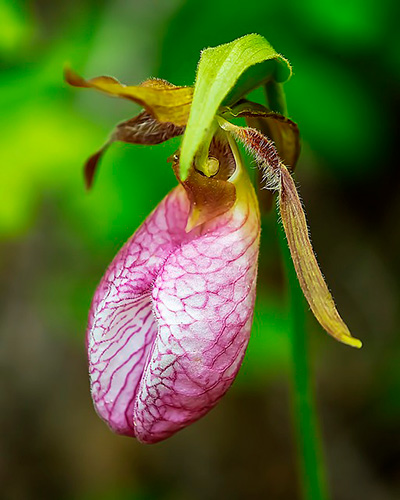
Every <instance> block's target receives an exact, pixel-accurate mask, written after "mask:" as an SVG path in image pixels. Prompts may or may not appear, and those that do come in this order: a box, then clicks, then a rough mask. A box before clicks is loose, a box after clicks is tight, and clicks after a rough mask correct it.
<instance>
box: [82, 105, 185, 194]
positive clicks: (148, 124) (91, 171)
mask: <svg viewBox="0 0 400 500" xmlns="http://www.w3.org/2000/svg"><path fill="white" fill-rule="evenodd" d="M184 130H185V127H184V126H180V127H179V126H177V125H174V124H173V123H161V122H158V121H157V120H156V119H155V118H154V117H153V116H151V115H150V114H149V113H147V111H142V112H141V113H140V114H139V115H137V116H135V117H134V118H131V119H130V120H127V121H125V122H122V123H120V124H118V125H117V126H116V128H115V130H114V132H113V133H112V135H111V138H110V139H109V140H108V141H107V142H106V144H105V145H104V146H103V147H102V148H101V149H100V150H99V151H97V152H96V153H94V154H93V155H92V156H91V157H90V158H89V159H88V160H87V162H86V163H85V167H84V175H85V183H86V187H87V189H90V188H91V186H92V184H93V179H94V176H95V173H96V170H97V168H98V165H99V162H100V160H101V158H102V156H103V154H104V153H105V152H106V150H107V149H108V147H109V146H110V145H111V144H112V143H113V142H115V141H121V142H126V143H129V144H143V145H154V144H160V143H162V142H165V141H167V140H168V139H171V138H172V137H176V136H178V135H181V134H183V132H184Z"/></svg>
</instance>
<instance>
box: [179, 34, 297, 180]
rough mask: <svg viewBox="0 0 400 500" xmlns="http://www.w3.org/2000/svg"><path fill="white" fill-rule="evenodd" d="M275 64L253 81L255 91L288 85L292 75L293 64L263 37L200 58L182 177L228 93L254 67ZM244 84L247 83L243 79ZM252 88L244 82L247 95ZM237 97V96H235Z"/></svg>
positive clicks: (243, 40)
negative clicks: (273, 83) (270, 81)
mask: <svg viewBox="0 0 400 500" xmlns="http://www.w3.org/2000/svg"><path fill="white" fill-rule="evenodd" d="M269 60H274V61H271V63H272V62H274V63H275V64H268V65H266V66H265V71H266V74H259V75H257V79H254V76H253V77H252V78H251V80H252V88H255V87H257V86H259V85H261V84H262V83H264V82H265V81H266V79H267V78H268V77H269V78H272V79H274V80H276V81H280V82H282V81H285V80H287V79H288V78H289V77H290V75H291V67H290V64H289V62H288V61H287V60H286V59H285V58H284V57H283V56H281V55H280V54H278V53H277V52H276V51H275V50H274V49H273V48H272V47H271V45H270V44H269V43H268V42H267V40H265V38H263V37H262V36H260V35H256V34H252V35H246V36H244V37H242V38H239V39H237V40H234V41H233V42H230V43H227V44H224V45H219V46H218V47H214V48H208V49H205V50H204V51H203V52H202V54H201V57H200V62H199V66H198V68H197V76H196V82H195V88H194V96H193V102H192V106H191V110H190V115H189V120H188V124H187V127H186V132H185V135H184V137H183V142H182V151H181V157H180V176H181V178H182V179H186V177H187V175H188V172H189V168H190V165H191V164H192V161H193V159H194V157H195V154H196V152H197V150H198V148H199V146H200V145H201V143H202V142H203V141H204V140H207V135H208V134H209V133H210V129H211V125H212V122H213V119H214V117H215V114H216V113H217V110H218V108H219V106H220V105H221V103H222V102H223V101H224V99H225V97H226V96H227V94H228V93H230V92H231V91H232V89H233V88H234V86H235V84H236V83H237V82H238V80H239V78H240V77H241V76H242V75H243V73H244V72H245V71H246V70H248V69H249V68H250V67H252V66H254V65H255V64H258V63H263V62H265V61H269ZM240 81H242V82H243V79H241V80H240ZM250 90H251V88H249V86H248V85H247V84H246V82H244V85H243V94H244V93H246V92H249V91H250ZM236 94H237V93H236V92H235V95H236Z"/></svg>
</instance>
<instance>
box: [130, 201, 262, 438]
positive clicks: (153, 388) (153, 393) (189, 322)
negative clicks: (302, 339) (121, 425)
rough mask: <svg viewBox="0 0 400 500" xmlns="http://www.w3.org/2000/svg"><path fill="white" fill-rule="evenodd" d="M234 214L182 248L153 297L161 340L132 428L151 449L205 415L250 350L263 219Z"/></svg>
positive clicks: (141, 389) (254, 214)
mask: <svg viewBox="0 0 400 500" xmlns="http://www.w3.org/2000/svg"><path fill="white" fill-rule="evenodd" d="M251 209H252V207H251V206H248V207H247V210H242V209H237V210H235V209H232V210H231V211H230V212H229V213H228V214H227V215H225V216H223V217H220V218H218V219H217V220H215V221H214V222H212V223H209V224H206V225H205V226H204V227H203V229H202V234H201V235H199V236H198V237H196V238H195V239H193V240H191V241H188V242H186V243H184V244H183V245H182V246H180V247H179V248H177V249H176V250H175V251H174V252H173V253H171V255H170V256H169V257H168V259H167V260H166V262H165V264H164V266H163V267H162V269H161V271H160V274H159V275H158V276H157V279H156V281H155V286H154V289H153V293H152V300H153V307H154V313H155V316H156V317H157V321H158V327H159V330H158V334H157V337H156V339H155V341H154V346H153V350H152V352H151V354H150V356H149V359H148V363H147V364H146V367H145V370H144V373H143V377H142V380H141V381H140V384H139V388H138V392H137V397H136V404H135V407H134V422H135V434H136V437H137V438H138V439H139V440H140V441H142V442H146V443H154V442H157V441H160V440H162V439H165V438H166V437H168V436H170V435H171V434H173V433H175V432H176V431H178V430H179V429H181V428H183V427H185V426H187V425H188V424H190V423H191V422H194V421H195V420H197V419H199V418H200V417H201V416H203V415H204V414H205V413H207V412H208V411H209V410H210V409H211V408H212V407H213V406H214V405H215V404H216V403H217V402H218V400H219V399H220V398H221V397H222V396H223V395H224V394H225V392H226V391H227V390H228V388H229V387H230V385H231V384H232V382H233V380H234V378H235V376H236V374H237V372H238V370H239V368H240V365H241V363H242V360H243V356H244V353H245V350H246V347H247V344H248V340H249V336H250V330H251V324H252V317H253V308H254V300H255V289H256V275H257V258H258V248H259V218H258V212H257V211H255V210H251Z"/></svg>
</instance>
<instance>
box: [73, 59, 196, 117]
mask: <svg viewBox="0 0 400 500" xmlns="http://www.w3.org/2000/svg"><path fill="white" fill-rule="evenodd" d="M64 77H65V80H66V82H67V83H69V84H70V85H73V86H74V87H82V88H93V89H96V90H100V91H102V92H105V93H106V94H109V95H112V96H116V97H122V98H124V99H129V100H131V101H134V102H136V103H138V104H140V105H141V106H143V107H144V108H145V109H146V110H147V112H148V113H150V114H151V115H152V116H154V118H156V119H157V120H158V121H160V122H170V123H173V124H174V125H177V126H182V125H186V123H187V120H188V117H189V111H190V106H191V103H192V96H193V89H192V87H176V86H175V85H172V84H170V83H168V82H166V81H165V80H158V79H151V80H146V81H145V82H143V83H142V84H141V85H136V86H134V85H131V86H127V85H123V84H122V83H120V82H119V81H118V80H116V79H115V78H112V77H110V76H99V77H97V78H92V79H90V80H85V79H84V78H82V77H81V76H79V75H78V74H77V73H75V72H74V71H72V70H71V69H70V68H66V69H65V71H64Z"/></svg>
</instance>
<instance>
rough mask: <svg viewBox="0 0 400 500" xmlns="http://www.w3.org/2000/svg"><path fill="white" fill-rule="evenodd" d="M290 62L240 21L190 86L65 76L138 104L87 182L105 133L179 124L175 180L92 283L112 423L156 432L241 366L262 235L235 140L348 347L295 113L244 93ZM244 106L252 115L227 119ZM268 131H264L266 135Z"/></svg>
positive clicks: (146, 140) (319, 303) (148, 434)
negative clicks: (310, 225) (240, 120)
mask: <svg viewBox="0 0 400 500" xmlns="http://www.w3.org/2000/svg"><path fill="white" fill-rule="evenodd" d="M290 72H291V70H290V66H289V64H288V62H287V61H286V60H285V59H284V58H283V57H282V56H280V55H279V54H277V53H276V52H275V51H274V50H273V49H272V47H271V46H270V45H269V44H268V43H267V42H266V40H265V39H264V38H262V37H260V36H258V35H248V36H246V37H243V38H241V39H239V40H236V41H234V42H232V43H229V44H225V45H222V46H219V47H216V48H214V49H207V50H205V51H203V53H202V56H201V59H200V63H199V67H198V73H197V78H196V83H195V86H194V89H193V88H192V87H176V86H174V85H172V84H170V83H168V82H166V81H164V80H157V79H152V80H147V81H145V82H143V83H142V84H141V85H139V86H124V85H122V84H120V83H119V82H118V81H117V80H115V79H114V78H111V77H98V78H94V79H92V80H87V81H86V80H84V79H82V78H81V77H79V76H78V75H76V74H75V73H73V72H72V71H71V70H67V71H66V79H67V81H68V82H69V83H70V84H71V85H74V86H79V87H90V88H95V89H97V90H101V91H104V92H106V93H108V94H111V95H114V96H118V97H123V98H127V99H130V100H133V101H135V102H138V103H140V104H141V105H142V106H143V107H144V111H142V112H141V113H140V114H139V115H138V116H136V117H135V118H133V119H131V120H128V121H126V122H123V123H121V124H119V125H118V126H117V127H116V129H115V131H114V132H113V134H112V136H111V138H110V140H109V141H108V142H107V143H106V145H105V146H104V147H103V148H102V149H101V150H100V151H99V152H97V153H96V154H94V155H93V156H92V157H91V158H90V159H89V160H88V162H87V163H86V167H85V176H86V183H87V185H88V186H89V187H90V185H91V184H92V181H93V176H94V174H95V170H96V168H97V165H98V162H99V159H100V157H101V155H102V154H103V153H104V151H105V149H106V148H107V147H108V146H109V145H110V144H111V143H112V142H113V141H123V142H128V143H133V144H158V143H161V142H163V141H165V140H168V139H169V138H171V137H174V136H179V135H182V134H183V142H182V147H181V149H180V150H179V151H177V153H176V154H175V155H174V156H173V157H172V158H171V159H170V160H171V162H172V166H173V170H174V172H175V174H176V177H177V179H178V181H179V184H178V186H177V187H176V188H174V189H173V190H172V191H171V192H170V193H169V194H167V195H166V197H165V198H164V199H163V200H162V201H161V202H160V204H159V205H158V206H157V207H156V208H155V209H154V211H153V212H152V213H151V214H150V215H149V216H148V217H147V219H146V220H145V221H144V223H143V224H142V225H141V226H140V228H139V229H137V231H136V232H135V233H134V235H133V236H132V237H131V238H130V239H129V241H128V242H127V243H126V244H125V245H124V246H123V248H122V249H121V250H120V251H119V253H118V254H117V256H116V257H115V258H114V260H113V262H112V263H111V265H110V266H109V268H108V269H107V271H106V273H105V275H104V277H103V278H102V280H101V282H100V285H99V286H98V288H97V290H96V292H95V295H94V298H93V302H92V306H91V309H90V314H89V324H88V329H87V348H88V359H89V374H90V382H91V392H92V398H93V401H94V404H95V408H96V410H97V412H98V414H99V415H100V417H101V418H103V419H104V420H105V421H106V422H107V423H108V425H109V426H110V427H111V428H112V429H113V430H114V431H115V432H117V433H119V434H125V435H129V436H135V437H136V438H137V439H139V440H140V441H142V442H144V443H155V442H157V441H160V440H162V439H165V438H167V437H169V436H170V435H172V434H173V433H175V432H176V431H178V430H180V429H181V428H183V427H185V426H187V425H188V424H190V423H192V422H194V421H195V420H197V419H198V418H200V417H201V416H203V415H204V414H205V413H207V412H208V411H209V410H210V409H211V408H212V407H213V406H214V405H215V404H216V403H217V402H218V401H219V399H220V398H221V397H222V396H223V395H224V394H225V393H226V391H227V390H228V388H229V387H230V385H231V384H232V382H233V380H234V379H235V377H236V374H237V372H238V370H239V368H240V365H241V363H242V360H243V356H244V354H245V351H246V347H247V344H248V341H249V336H250V331H251V324H252V318H253V309H254V300H255V291H256V278H257V261H258V252H259V238H260V213H259V206H258V200H257V196H256V193H255V190H254V188H253V185H252V183H251V181H250V178H249V176H248V174H247V171H246V169H245V167H244V165H243V162H242V159H241V156H240V153H239V150H238V148H237V145H236V141H239V142H242V143H243V144H244V145H245V146H246V147H247V148H248V150H249V151H250V152H251V154H253V156H254V157H255V159H256V162H257V164H258V166H259V168H260V176H261V177H260V181H261V182H262V184H263V187H265V188H267V189H269V190H272V191H278V193H279V207H280V214H281V218H282V222H283V226H284V229H285V232H286V235H287V240H288V244H289V247H290V250H291V254H292V257H293V262H294V265H295V269H296V272H297V274H298V277H299V281H300V284H301V287H302V289H303V291H304V294H305V296H306V298H307V300H308V302H309V304H310V307H311V309H312V311H313V313H314V314H315V316H316V318H317V319H318V321H319V322H320V323H321V325H322V326H323V327H324V328H325V329H326V330H327V331H328V333H330V334H331V335H333V336H334V337H336V338H337V339H338V340H341V341H342V342H345V343H347V344H349V345H353V346H356V347H359V346H360V345H361V343H360V342H359V341H358V340H357V339H354V338H353V337H352V336H351V335H350V332H349V330H348V329H347V326H346V325H345V324H344V322H343V321H342V319H341V318H340V316H339V314H338V312H337V310H336V308H335V305H334V302H333V299H332V297H331V295H330V293H329V291H328V288H327V286H326V284H325V281H324V280H323V277H322V275H321V272H320V270H319V267H318V264H317V262H316V259H315V256H314V253H313V251H312V248H311V244H310V240H309V237H308V230H307V225H306V220H305V216H304V212H303V209H302V206H301V203H300V201H299V197H298V194H297V191H296V188H295V185H294V182H293V180H292V177H291V175H290V173H289V171H288V169H287V168H286V166H285V164H284V163H286V164H287V165H290V166H291V167H292V168H294V166H295V163H296V161H297V157H298V154H299V139H298V129H297V126H296V125H295V124H294V123H293V122H292V121H291V120H289V119H288V118H287V117H285V116H283V115H282V114H278V113H275V112H273V111H271V110H270V109H268V108H266V107H264V106H262V105H260V104H256V103H252V102H250V101H247V100H245V99H244V95H245V94H247V93H248V92H249V91H250V90H252V88H254V87H255V86H258V85H260V84H264V83H267V84H273V85H279V82H282V81H284V80H285V79H287V78H288V77H289V76H290ZM237 117H244V118H245V119H246V121H247V123H248V125H250V126H249V127H239V126H237V125H235V124H233V123H231V121H230V120H233V119H234V118H237ZM264 134H266V135H264Z"/></svg>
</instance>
